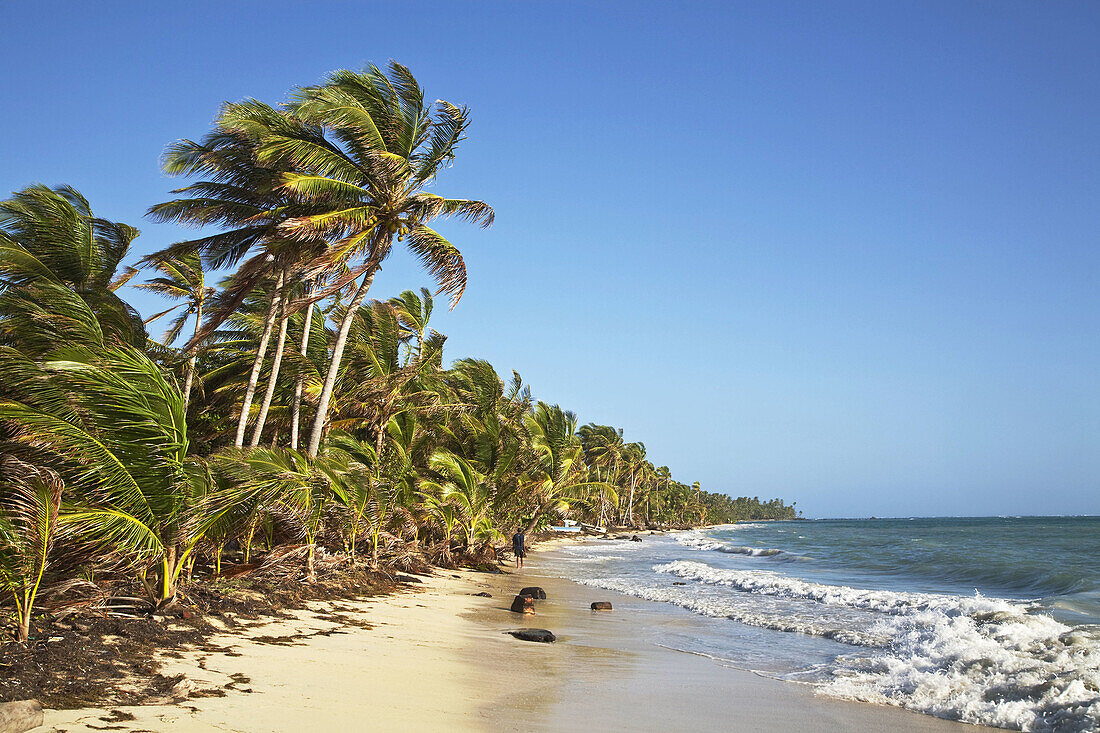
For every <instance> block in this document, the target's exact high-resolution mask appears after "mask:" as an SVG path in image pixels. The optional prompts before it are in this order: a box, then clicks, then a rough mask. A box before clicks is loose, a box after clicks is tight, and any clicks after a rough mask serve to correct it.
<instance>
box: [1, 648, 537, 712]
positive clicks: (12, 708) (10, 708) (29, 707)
mask: <svg viewBox="0 0 1100 733" xmlns="http://www.w3.org/2000/svg"><path fill="white" fill-rule="evenodd" d="M546 633H548V634H549V633H550V632H549V631H548V632H546ZM40 725H42V703H40V702H38V701H37V700H17V701H16V702H4V703H0V733H23V731H25V730H30V729H31V728H37V727H38V726H40Z"/></svg>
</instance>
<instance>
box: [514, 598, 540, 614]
mask: <svg viewBox="0 0 1100 733" xmlns="http://www.w3.org/2000/svg"><path fill="white" fill-rule="evenodd" d="M512 610H513V611H515V612H516V613H534V612H535V601H534V600H533V599H532V598H531V596H516V598H515V600H514V601H512Z"/></svg>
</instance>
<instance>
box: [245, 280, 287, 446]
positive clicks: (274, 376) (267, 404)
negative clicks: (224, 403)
mask: <svg viewBox="0 0 1100 733" xmlns="http://www.w3.org/2000/svg"><path fill="white" fill-rule="evenodd" d="M286 310H287V293H286V289H285V288H284V289H283V295H282V298H280V300H279V311H280V314H281V317H280V318H279V337H278V338H277V339H275V353H274V354H273V355H272V357H271V376H270V377H268V380H267V389H266V390H265V391H264V400H263V402H262V403H261V404H260V414H259V415H258V416H257V417H256V427H255V428H254V429H253V430H252V442H251V443H250V445H251V446H252V447H253V448H255V447H256V446H257V445H259V444H260V436H261V435H263V432H264V423H266V422H267V413H268V411H269V410H270V409H271V398H272V397H274V396H275V387H276V386H277V385H278V383H279V369H280V367H282V365H283V347H284V346H285V345H286V327H287V322H288V321H289V320H290V319H289V318H288V317H287V312H286Z"/></svg>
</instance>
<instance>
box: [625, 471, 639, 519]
mask: <svg viewBox="0 0 1100 733" xmlns="http://www.w3.org/2000/svg"><path fill="white" fill-rule="evenodd" d="M636 484H637V481H636V480H635V478H634V471H633V469H631V471H630V498H629V499H628V500H627V503H626V521H627V522H629V523H630V524H632V525H633V524H634V486H635V485H636Z"/></svg>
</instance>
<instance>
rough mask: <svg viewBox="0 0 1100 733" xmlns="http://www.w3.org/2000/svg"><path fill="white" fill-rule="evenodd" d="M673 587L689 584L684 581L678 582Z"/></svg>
mask: <svg viewBox="0 0 1100 733" xmlns="http://www.w3.org/2000/svg"><path fill="white" fill-rule="evenodd" d="M673 585H687V583H685V582H684V581H682V580H677V581H676V582H674V583H673Z"/></svg>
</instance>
